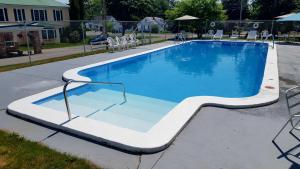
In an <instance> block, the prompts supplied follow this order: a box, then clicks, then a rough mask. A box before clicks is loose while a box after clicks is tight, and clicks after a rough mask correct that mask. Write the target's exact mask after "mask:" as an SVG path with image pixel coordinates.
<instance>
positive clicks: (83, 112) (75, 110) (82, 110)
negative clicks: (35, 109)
mask: <svg viewBox="0 0 300 169" xmlns="http://www.w3.org/2000/svg"><path fill="white" fill-rule="evenodd" d="M69 104H70V109H71V113H72V114H75V115H78V116H87V115H89V114H92V113H95V112H97V111H99V109H97V108H91V107H86V106H81V105H78V104H76V103H72V102H69ZM41 106H44V107H47V108H51V109H54V110H58V111H63V112H67V109H66V105H65V102H64V100H62V101H57V100H52V101H49V102H46V103H43V104H42V105H41Z"/></svg>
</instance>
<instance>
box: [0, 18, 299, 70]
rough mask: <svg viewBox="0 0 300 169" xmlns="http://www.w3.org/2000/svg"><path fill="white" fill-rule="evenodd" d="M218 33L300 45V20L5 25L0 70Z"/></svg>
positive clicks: (1, 30)
mask: <svg viewBox="0 0 300 169" xmlns="http://www.w3.org/2000/svg"><path fill="white" fill-rule="evenodd" d="M217 30H223V34H224V35H223V38H224V39H226V38H230V37H231V36H232V34H233V33H234V32H238V35H239V36H238V38H240V39H245V37H246V36H247V33H248V31H250V30H256V31H257V32H258V35H260V33H261V32H263V31H267V32H268V33H271V34H273V35H274V36H275V38H276V40H278V41H292V42H299V41H300V22H276V21H262V20H259V21H241V22H240V21H201V20H189V21H165V20H162V19H159V18H152V17H148V18H146V19H144V20H142V21H139V22H137V21H117V20H115V19H113V18H112V19H110V20H106V21H102V20H87V21H60V22H55V21H54V22H48V21H47V22H25V23H21V22H14V23H13V22H5V23H3V24H1V25H0V66H5V65H13V64H22V63H29V64H31V63H32V62H35V61H40V60H46V59H52V58H61V57H67V58H72V57H78V56H83V55H91V54H96V53H100V52H104V51H106V50H107V42H106V38H107V37H112V38H115V37H122V36H124V35H128V36H129V35H130V34H135V35H136V38H137V39H138V40H139V42H140V44H139V45H147V44H152V43H158V42H163V41H167V40H176V35H177V33H179V32H181V33H183V34H184V35H185V36H186V39H209V38H211V33H212V34H214V33H215V32H216V31H217ZM104 32H106V33H104Z"/></svg>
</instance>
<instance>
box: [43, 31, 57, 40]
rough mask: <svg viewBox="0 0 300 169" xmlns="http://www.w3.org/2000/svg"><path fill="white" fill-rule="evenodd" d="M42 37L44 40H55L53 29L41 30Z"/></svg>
mask: <svg viewBox="0 0 300 169" xmlns="http://www.w3.org/2000/svg"><path fill="white" fill-rule="evenodd" d="M42 37H43V39H44V40H51V39H55V38H56V30H55V29H44V30H42Z"/></svg>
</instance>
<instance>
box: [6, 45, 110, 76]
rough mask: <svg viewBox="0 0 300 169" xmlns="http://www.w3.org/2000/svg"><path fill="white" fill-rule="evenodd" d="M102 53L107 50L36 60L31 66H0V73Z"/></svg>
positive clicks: (20, 64) (24, 64)
mask: <svg viewBox="0 0 300 169" xmlns="http://www.w3.org/2000/svg"><path fill="white" fill-rule="evenodd" d="M104 52H107V50H97V51H92V52H86V53H77V54H72V55H66V56H62V57H55V58H50V59H44V60H38V61H33V62H31V64H30V63H28V62H26V63H19V64H13V65H7V66H0V72H5V71H10V70H15V69H20V68H24V67H30V66H36V65H41V64H46V63H51V62H57V61H62V60H67V59H74V58H78V57H83V56H88V55H94V54H99V53H104Z"/></svg>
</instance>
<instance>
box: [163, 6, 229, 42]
mask: <svg viewBox="0 0 300 169" xmlns="http://www.w3.org/2000/svg"><path fill="white" fill-rule="evenodd" d="M165 14H166V17H167V18H168V19H170V20H174V19H175V18H177V17H180V16H183V15H191V16H196V17H198V18H200V20H199V21H189V24H188V25H187V27H192V28H193V29H195V28H196V32H197V34H198V37H200V36H201V31H202V28H203V27H201V25H203V23H199V22H203V21H207V20H224V19H226V18H227V16H226V15H225V11H224V10H223V6H222V4H221V3H219V2H218V0H181V1H178V2H177V3H176V4H175V7H174V8H173V9H170V10H167V11H166V12H165ZM182 27H183V25H181V28H182ZM176 29H177V30H178V28H176V27H175V29H174V28H173V31H174V30H176ZM187 29H190V28H187Z"/></svg>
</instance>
